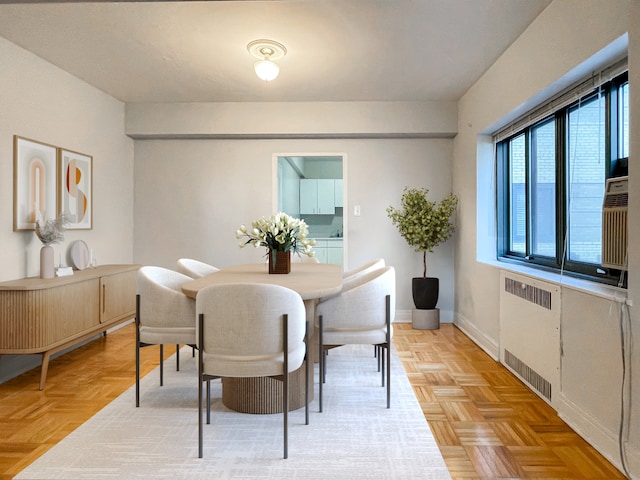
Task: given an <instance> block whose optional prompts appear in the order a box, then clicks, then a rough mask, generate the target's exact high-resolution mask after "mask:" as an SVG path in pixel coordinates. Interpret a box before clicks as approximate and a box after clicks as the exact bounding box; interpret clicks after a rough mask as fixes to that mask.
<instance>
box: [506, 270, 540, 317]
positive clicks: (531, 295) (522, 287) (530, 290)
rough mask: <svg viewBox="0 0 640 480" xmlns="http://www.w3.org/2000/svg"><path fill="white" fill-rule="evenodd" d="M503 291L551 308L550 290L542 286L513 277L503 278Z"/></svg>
mask: <svg viewBox="0 0 640 480" xmlns="http://www.w3.org/2000/svg"><path fill="white" fill-rule="evenodd" d="M504 291H505V292H507V293H510V294H512V295H515V296H517V297H520V298H523V299H525V300H527V301H529V302H531V303H535V304H536V305H538V306H540V307H542V308H546V309H547V310H551V292H549V291H548V290H544V289H542V288H538V287H535V286H533V285H529V284H528V283H523V282H520V281H518V280H514V279H513V278H509V277H505V278H504Z"/></svg>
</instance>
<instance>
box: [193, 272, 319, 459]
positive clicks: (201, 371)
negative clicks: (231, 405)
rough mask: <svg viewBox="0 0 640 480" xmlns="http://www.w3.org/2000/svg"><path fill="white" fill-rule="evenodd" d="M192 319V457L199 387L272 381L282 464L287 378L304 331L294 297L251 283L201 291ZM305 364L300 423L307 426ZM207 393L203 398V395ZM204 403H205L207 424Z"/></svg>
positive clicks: (298, 357)
mask: <svg viewBox="0 0 640 480" xmlns="http://www.w3.org/2000/svg"><path fill="white" fill-rule="evenodd" d="M196 315H197V318H198V329H197V334H196V338H197V345H198V377H199V378H198V380H199V381H198V455H199V457H200V458H202V456H203V425H202V423H203V422H202V383H203V382H204V381H209V380H211V379H212V378H223V382H224V377H272V378H275V379H277V380H281V381H282V413H283V422H284V425H283V434H284V458H287V457H288V414H289V373H290V372H293V371H295V370H297V369H298V368H300V367H301V366H302V364H303V362H304V361H305V358H306V352H307V347H306V341H307V340H308V328H307V321H306V312H305V307H304V303H303V301H302V298H301V297H300V295H299V294H298V293H297V292H295V291H293V290H291V289H289V288H286V287H283V286H279V285H271V284H257V283H236V284H220V285H212V286H210V287H205V288H203V289H202V290H200V291H199V292H198V294H197V296H196ZM309 363H310V362H306V369H305V373H306V380H305V383H306V385H305V423H307V424H308V423H309V392H308V388H309ZM208 393H209V392H207V394H208ZM209 408H210V402H209V398H207V418H209Z"/></svg>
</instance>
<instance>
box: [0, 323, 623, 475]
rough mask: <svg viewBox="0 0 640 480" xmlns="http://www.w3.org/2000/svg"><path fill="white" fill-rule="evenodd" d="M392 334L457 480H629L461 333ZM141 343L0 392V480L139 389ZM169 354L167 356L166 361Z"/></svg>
mask: <svg viewBox="0 0 640 480" xmlns="http://www.w3.org/2000/svg"><path fill="white" fill-rule="evenodd" d="M394 331H395V337H394V343H395V345H396V348H397V351H398V354H399V356H400V358H401V360H402V362H403V365H404V368H405V370H406V371H407V373H408V376H409V379H410V381H411V384H412V385H413V388H414V390H415V392H416V395H417V397H418V400H419V402H420V404H421V406H422V409H423V412H424V414H425V417H426V418H427V420H428V421H429V425H430V426H431V429H432V430H433V433H434V435H435V438H436V441H437V443H438V445H439V447H440V450H441V452H442V455H443V457H444V459H445V462H446V463H447V466H448V468H449V470H450V472H451V476H452V477H453V478H454V479H456V480H463V479H464V480H469V479H492V480H493V479H525V478H526V479H599V480H600V479H602V480H604V479H607V480H609V479H622V478H624V476H623V475H621V474H620V473H619V472H618V471H617V470H616V469H615V468H614V467H613V466H612V465H611V464H610V463H609V462H607V461H606V459H604V458H603V457H602V456H601V455H600V454H598V452H596V451H595V450H594V449H593V448H591V447H590V446H589V445H588V444H587V443H586V442H585V441H584V440H582V439H581V438H580V437H579V436H578V435H577V434H576V433H575V432H573V431H572V430H571V429H570V428H569V427H568V426H567V425H566V424H564V423H563V422H562V421H561V420H560V419H559V418H558V416H557V415H555V413H554V411H553V410H552V409H551V408H550V407H548V406H547V404H546V403H544V402H543V401H542V400H540V399H539V398H538V397H537V396H536V395H534V394H533V393H531V392H530V391H529V390H528V389H527V388H526V387H525V386H524V385H523V384H521V383H520V382H519V381H518V380H517V379H516V378H515V377H513V376H512V375H511V374H510V373H509V372H508V371H507V370H506V369H504V368H503V367H502V366H501V365H499V364H498V363H496V362H494V361H493V360H492V359H491V358H490V357H489V356H488V355H486V354H485V353H484V352H483V351H482V350H480V349H479V348H478V347H477V346H476V345H475V344H474V343H473V342H471V341H470V340H469V339H468V338H467V337H466V336H465V335H464V334H463V333H461V332H460V331H459V330H458V329H456V328H455V327H454V326H452V325H442V327H441V328H440V329H439V330H413V329H412V328H411V325H410V324H396V325H395V326H394ZM134 340H135V329H134V326H133V325H127V326H125V327H123V328H121V329H120V330H118V331H116V332H113V333H111V334H109V335H108V336H107V337H101V338H100V339H98V340H95V341H93V342H90V343H89V344H87V345H84V346H82V347H80V348H78V349H76V350H74V351H72V352H69V353H67V354H66V355H63V356H61V357H59V358H57V359H55V360H53V361H52V362H51V364H50V367H49V374H48V378H47V384H46V387H45V390H44V391H42V392H41V391H39V390H38V379H39V369H34V370H32V371H30V372H27V373H25V374H23V375H21V376H19V377H17V378H15V379H13V380H10V381H9V382H7V383H4V384H2V385H0V480H9V479H11V478H13V476H14V475H16V474H17V473H18V472H19V471H21V470H22V469H23V468H25V467H26V466H27V465H29V464H30V463H31V462H33V461H34V460H35V459H36V458H38V457H39V456H41V455H42V454H44V453H45V452H46V451H47V450H48V449H49V448H51V447H52V446H53V445H55V444H56V443H57V442H59V441H60V440H61V439H62V438H64V437H65V436H66V435H68V434H69V433H70V432H72V431H73V430H74V429H75V428H76V427H78V426H79V425H80V424H82V423H83V422H84V421H86V420H87V419H89V418H90V417H91V416H92V415H94V414H95V413H96V412H98V411H99V410H100V409H101V408H103V407H104V406H105V405H107V404H108V403H109V402H111V401H112V400H113V399H114V398H116V397H117V396H118V395H120V394H121V393H122V392H123V391H124V390H126V389H127V388H129V387H130V386H131V385H132V384H133V382H134V376H135V363H134V362H135V360H134V357H135V348H134ZM172 353H173V349H171V348H166V349H165V356H166V357H168V356H170V355H171V354H172ZM0 362H1V360H0ZM141 364H142V371H143V373H147V372H149V371H150V370H152V369H153V368H155V367H156V366H157V364H158V348H157V347H148V348H145V349H143V350H142V359H141ZM0 365H1V363H0ZM407 480H409V479H407Z"/></svg>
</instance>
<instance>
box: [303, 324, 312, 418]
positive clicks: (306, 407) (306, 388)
mask: <svg viewBox="0 0 640 480" xmlns="http://www.w3.org/2000/svg"><path fill="white" fill-rule="evenodd" d="M310 325H311V322H306V324H305V331H304V344H305V345H306V348H307V351H306V352H305V355H304V424H305V425H309V370H310V369H311V366H310V365H309V364H310V363H311V362H312V359H311V358H310V356H309V340H310V339H309V330H310V329H311V328H310Z"/></svg>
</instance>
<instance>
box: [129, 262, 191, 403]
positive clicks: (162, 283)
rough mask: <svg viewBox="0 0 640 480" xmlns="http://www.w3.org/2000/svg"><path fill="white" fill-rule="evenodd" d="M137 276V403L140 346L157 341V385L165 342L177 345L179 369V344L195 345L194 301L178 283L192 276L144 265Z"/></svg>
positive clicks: (161, 380) (138, 399)
mask: <svg viewBox="0 0 640 480" xmlns="http://www.w3.org/2000/svg"><path fill="white" fill-rule="evenodd" d="M137 275H138V276H137V279H136V284H137V285H136V288H137V295H136V407H138V406H140V348H141V347H146V346H148V345H160V385H161V386H162V385H163V376H164V370H163V364H164V356H163V354H164V351H163V350H164V349H163V345H164V344H174V345H176V370H180V353H179V352H180V344H186V345H195V343H196V321H195V302H194V301H193V299H191V298H188V297H187V296H186V295H185V294H184V293H182V290H181V289H180V287H181V285H182V284H183V283H185V282H190V281H192V280H193V279H192V278H191V277H188V276H187V275H183V274H181V273H179V272H174V271H173V270H169V269H167V268H163V267H154V266H144V267H141V268H140V269H139V270H138V274H137Z"/></svg>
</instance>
